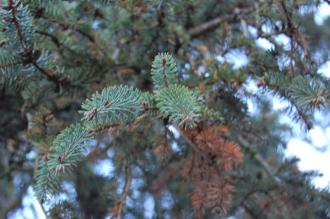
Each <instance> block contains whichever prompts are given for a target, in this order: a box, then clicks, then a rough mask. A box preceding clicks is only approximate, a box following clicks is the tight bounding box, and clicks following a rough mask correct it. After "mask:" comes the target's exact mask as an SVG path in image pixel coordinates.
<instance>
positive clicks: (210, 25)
mask: <svg viewBox="0 0 330 219" xmlns="http://www.w3.org/2000/svg"><path fill="white" fill-rule="evenodd" d="M254 10H255V7H254V6H252V7H248V8H244V9H239V8H236V9H235V10H234V12H233V13H231V14H226V15H223V16H220V17H217V18H214V19H212V20H209V21H207V22H205V23H202V24H200V25H198V26H196V27H193V28H191V29H189V30H188V33H189V35H190V36H191V37H196V36H199V35H201V34H203V33H206V32H208V31H211V30H213V29H215V28H217V27H218V26H219V25H220V24H222V23H224V22H227V21H231V20H235V19H237V18H239V17H241V16H243V15H246V14H249V13H251V12H253V11H254Z"/></svg>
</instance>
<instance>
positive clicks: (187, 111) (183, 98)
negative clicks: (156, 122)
mask: <svg viewBox="0 0 330 219" xmlns="http://www.w3.org/2000/svg"><path fill="white" fill-rule="evenodd" d="M197 98H198V97H197V95H196V94H195V93H194V92H193V91H191V90H189V89H188V88H186V87H184V86H182V85H175V84H174V85H170V86H169V87H166V88H163V89H161V90H160V91H158V92H157V94H156V101H157V106H158V108H159V109H160V111H161V112H162V113H163V114H164V117H167V116H169V120H170V122H172V123H174V124H176V125H178V126H179V127H182V128H193V127H195V126H196V124H197V123H198V122H199V121H200V117H201V106H200V105H199V103H198V101H197Z"/></svg>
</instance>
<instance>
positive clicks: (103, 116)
mask: <svg viewBox="0 0 330 219" xmlns="http://www.w3.org/2000/svg"><path fill="white" fill-rule="evenodd" d="M141 111H142V98H141V92H140V91H138V90H137V89H134V88H131V87H128V86H122V85H121V86H113V87H109V88H105V89H103V90H102V92H101V93H98V92H97V93H96V94H94V95H93V96H92V97H91V98H90V99H87V100H86V101H85V102H84V103H83V104H82V111H81V113H82V114H83V121H85V123H86V125H87V127H88V128H89V129H94V128H99V127H104V126H109V125H110V126H111V125H116V124H125V123H128V122H131V121H133V120H134V119H135V118H136V117H137V116H138V115H139V114H140V112H141Z"/></svg>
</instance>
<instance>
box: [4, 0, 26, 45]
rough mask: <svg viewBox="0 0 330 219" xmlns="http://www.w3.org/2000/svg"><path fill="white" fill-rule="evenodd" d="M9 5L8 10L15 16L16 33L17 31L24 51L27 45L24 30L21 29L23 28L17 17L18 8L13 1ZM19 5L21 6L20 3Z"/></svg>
mask: <svg viewBox="0 0 330 219" xmlns="http://www.w3.org/2000/svg"><path fill="white" fill-rule="evenodd" d="M8 4H9V5H8V8H9V10H10V11H11V14H12V16H13V23H14V25H15V28H16V31H17V36H18V38H19V42H20V44H21V46H22V48H23V49H24V48H25V46H26V45H25V39H24V36H23V32H22V29H21V27H20V25H19V22H18V19H17V16H16V13H17V11H16V6H15V5H14V1H13V0H9V2H8ZM18 4H20V3H18Z"/></svg>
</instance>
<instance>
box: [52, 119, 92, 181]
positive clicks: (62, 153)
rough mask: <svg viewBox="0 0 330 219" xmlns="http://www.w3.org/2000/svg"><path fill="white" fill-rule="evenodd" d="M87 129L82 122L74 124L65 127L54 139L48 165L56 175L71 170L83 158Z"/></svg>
mask: <svg viewBox="0 0 330 219" xmlns="http://www.w3.org/2000/svg"><path fill="white" fill-rule="evenodd" d="M87 133H88V131H87V129H86V128H85V127H84V126H83V125H82V124H79V123H78V124H73V125H71V126H70V127H68V128H66V129H64V131H62V132H61V133H60V134H59V135H58V136H57V137H56V138H55V140H54V141H53V146H52V151H51V153H50V156H49V160H48V165H49V168H50V170H51V171H52V172H55V174H56V175H58V174H60V173H64V172H70V171H71V170H72V168H73V167H74V166H75V165H77V163H78V162H79V161H80V160H81V158H82V155H83V154H82V150H83V149H84V148H85V145H86V141H87V140H88V139H89V138H88V137H87Z"/></svg>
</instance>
